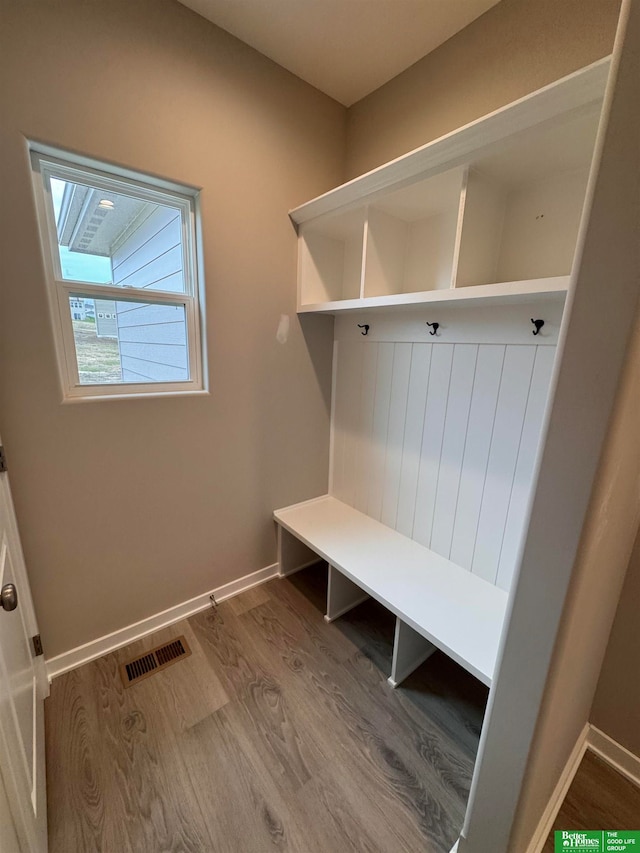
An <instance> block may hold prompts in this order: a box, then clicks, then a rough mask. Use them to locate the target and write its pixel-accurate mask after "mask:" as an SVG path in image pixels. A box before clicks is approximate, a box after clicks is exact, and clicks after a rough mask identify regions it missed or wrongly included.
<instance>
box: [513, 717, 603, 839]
mask: <svg viewBox="0 0 640 853" xmlns="http://www.w3.org/2000/svg"><path fill="white" fill-rule="evenodd" d="M589 728H590V726H589V723H587V724H586V725H585V727H584V728H583V729H582V731H581V732H580V734H579V735H578V739H577V740H576V742H575V745H574V747H573V749H572V750H571V755H570V756H569V759H568V761H567V763H566V764H565V766H564V770H563V771H562V773H561V774H560V778H559V779H558V784H557V785H556V787H555V788H554V790H553V793H552V794H551V797H550V799H549V802H548V803H547V807H546V808H545V810H544V812H543V813H542V817H541V818H540V822H539V823H538V826H537V827H536V831H535V832H534V833H533V836H532V838H531V841H530V842H529V846H528V847H527V853H540V851H541V850H542V848H543V847H544V844H545V841H546V840H547V838H548V837H549V833H550V832H551V830H552V828H553V823H554V821H555V819H556V817H557V815H558V812H559V811H560V808H561V806H562V803H563V802H564V798H565V797H566V796H567V792H568V791H569V788H570V787H571V783H572V782H573V777H574V776H575V775H576V772H577V770H578V767H580V762H581V761H582V758H583V756H584V754H585V752H586V751H587V746H588V740H589Z"/></svg>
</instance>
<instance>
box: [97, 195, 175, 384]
mask: <svg viewBox="0 0 640 853" xmlns="http://www.w3.org/2000/svg"><path fill="white" fill-rule="evenodd" d="M182 267H183V263H182V243H181V223H180V213H179V211H177V210H175V209H171V208H167V207H155V208H152V209H151V212H150V213H148V214H147V216H146V217H141V218H140V219H139V220H138V221H137V222H136V223H135V227H134V228H133V229H132V231H131V233H130V234H128V235H127V236H126V239H125V240H124V242H123V243H122V244H121V245H120V246H119V247H118V248H117V249H116V250H115V252H114V253H113V256H112V268H113V283H114V284H118V285H122V286H125V287H126V286H127V285H128V286H130V287H140V288H149V289H151V290H154V291H155V290H166V291H171V292H174V293H176V292H178V293H179V292H182V291H183V290H184V277H183V271H182ZM116 311H117V315H118V338H119V341H120V356H121V361H122V379H123V381H124V382H139V381H144V380H146V381H148V380H155V381H165V382H175V381H180V380H186V379H188V378H189V365H188V354H187V347H186V339H187V338H186V329H185V317H184V310H183V308H182V307H175V306H170V305H145V304H141V303H133V302H117V303H116Z"/></svg>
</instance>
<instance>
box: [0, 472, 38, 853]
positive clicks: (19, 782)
mask: <svg viewBox="0 0 640 853" xmlns="http://www.w3.org/2000/svg"><path fill="white" fill-rule="evenodd" d="M2 467H3V466H2V465H0V468H2ZM0 588H1V590H2V594H1V598H0V603H1V604H2V607H0V789H2V788H3V789H4V791H2V790H0V794H2V800H3V802H4V803H5V805H7V804H8V808H9V812H10V819H11V823H9V824H7V823H6V822H5V821H6V814H5V815H3V817H4V818H5V820H3V823H2V825H0V853H45V851H46V849H47V804H46V786H45V766H44V699H45V696H46V695H47V693H48V681H47V677H46V671H45V666H44V659H43V657H42V655H40V656H35V655H34V647H33V641H32V638H33V637H34V636H35V635H37V634H38V629H37V626H36V620H35V613H34V609H33V603H32V600H31V591H30V589H29V583H28V580H27V573H26V569H25V564H24V558H23V555H22V548H21V546H20V538H19V536H18V527H17V524H16V518H15V514H14V511H13V502H12V500H11V492H10V490H9V480H8V474H7V473H6V472H0ZM5 793H6V799H5ZM0 811H3V812H4V811H5V809H0ZM16 844H18V846H17V847H16Z"/></svg>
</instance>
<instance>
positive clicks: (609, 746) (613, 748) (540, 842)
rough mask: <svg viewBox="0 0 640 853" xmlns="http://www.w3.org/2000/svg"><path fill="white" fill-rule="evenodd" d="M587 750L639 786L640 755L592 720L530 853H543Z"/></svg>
mask: <svg viewBox="0 0 640 853" xmlns="http://www.w3.org/2000/svg"><path fill="white" fill-rule="evenodd" d="M588 749H589V750H591V752H593V753H595V754H596V755H597V756H599V757H600V758H601V759H602V760H603V761H606V763H607V764H609V765H610V766H611V767H613V769H614V770H617V771H618V773H620V774H622V776H624V777H625V778H626V779H628V780H629V781H630V782H633V783H634V784H635V785H638V786H640V756H638V755H634V754H633V753H632V752H629V750H628V749H626V748H625V747H624V746H622V745H621V744H619V743H618V742H617V741H615V740H613V738H610V737H609V735H606V734H605V733H604V732H602V731H600V729H598V728H596V727H595V726H594V725H592V724H591V723H586V724H585V727H584V728H583V730H582V731H581V732H580V734H579V736H578V739H577V741H576V743H575V746H574V747H573V749H572V750H571V755H570V756H569V758H568V760H567V763H566V764H565V767H564V770H563V771H562V773H561V774H560V778H559V779H558V784H557V785H556V787H555V788H554V791H553V794H552V795H551V797H550V799H549V802H548V803H547V806H546V808H545V810H544V812H543V813H542V817H541V818H540V822H539V823H538V826H537V827H536V831H535V832H534V834H533V836H532V838H531V841H530V843H529V846H528V847H527V853H541V850H542V848H543V847H544V844H545V842H546V840H547V838H548V837H549V833H550V832H551V830H552V829H553V824H554V822H555V819H556V817H557V816H558V812H559V811H560V809H561V808H562V804H563V803H564V800H565V797H566V796H567V794H568V792H569V788H570V787H571V783H572V782H573V779H574V777H575V775H576V773H577V772H578V768H579V767H580V763H581V761H582V759H583V758H584V754H585V752H586V751H587V750H588ZM451 853H453V851H451Z"/></svg>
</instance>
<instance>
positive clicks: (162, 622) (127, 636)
mask: <svg viewBox="0 0 640 853" xmlns="http://www.w3.org/2000/svg"><path fill="white" fill-rule="evenodd" d="M276 577H278V564H277V563H274V564H273V565H271V566H266V567H265V568H264V569H259V570H258V571H257V572H252V573H251V574H250V575H244V577H241V578H238V579H237V580H235V581H230V582H229V583H226V584H223V585H222V586H219V587H217V588H216V589H213V590H210V591H209V592H205V593H203V594H202V595H197V596H196V597H195V598H190V599H189V600H188V601H183V602H182V603H181V604H176V605H175V606H174V607H169V608H168V610H163V611H162V612H161V613H156V614H154V615H153V616H148V617H147V618H146V619H141V620H140V622H134V624H133V625H127V627H126V628H120V629H119V630H118V631H113V633H111V634H105V636H104V637H98V638H97V639H96V640H91V642H89V643H85V644H84V645H82V646H78V647H77V648H75V649H71V650H70V651H68V652H63V653H62V654H61V655H56V656H55V657H53V658H49V659H48V660H47V661H46V666H47V675H48V677H49V681H52V680H53V679H54V678H57V677H58V676H59V675H62V674H63V673H65V672H69V670H71V669H76V668H77V667H79V666H82V665H83V664H85V663H89V661H92V660H95V659H96V658H100V657H102V656H103V655H106V654H109V652H113V651H115V650H116V649H119V648H122V646H127V645H128V644H129V643H132V642H134V641H135V640H140V639H142V638H143V637H146V636H147V634H152V633H153V632H154V631H159V630H160V629H161V628H166V627H167V626H168V625H173V623H174V622H179V621H180V620H181V619H186V618H187V617H188V616H193V614H194V613H199V612H200V611H201V610H206V608H207V607H210V606H211V600H210V599H209V596H210V595H212V594H213V595H214V596H215V599H216V601H217V602H218V603H220V602H222V601H225V599H227V598H232V597H233V596H234V595H239V594H240V593H241V592H245V590H247V589H251V587H254V586H258V585H259V584H261V583H265V581H268V580H271V579H272V578H276Z"/></svg>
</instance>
